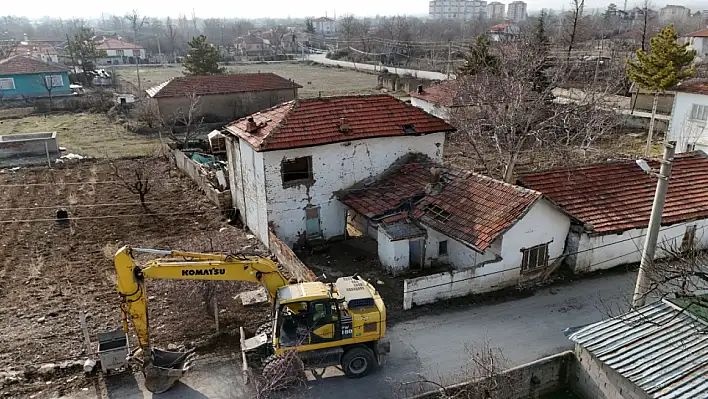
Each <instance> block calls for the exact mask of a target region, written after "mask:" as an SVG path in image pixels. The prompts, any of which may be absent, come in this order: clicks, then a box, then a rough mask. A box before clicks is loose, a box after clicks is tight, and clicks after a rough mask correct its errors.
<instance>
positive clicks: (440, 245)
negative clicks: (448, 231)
mask: <svg viewBox="0 0 708 399" xmlns="http://www.w3.org/2000/svg"><path fill="white" fill-rule="evenodd" d="M443 248H444V249H445V250H444V251H443ZM449 254H450V242H449V241H448V240H441V241H438V256H448V255H449Z"/></svg>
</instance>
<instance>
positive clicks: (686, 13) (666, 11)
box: [659, 4, 691, 23]
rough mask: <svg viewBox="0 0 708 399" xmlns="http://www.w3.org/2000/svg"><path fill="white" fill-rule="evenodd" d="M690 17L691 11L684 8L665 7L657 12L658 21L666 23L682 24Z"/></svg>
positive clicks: (675, 6)
mask: <svg viewBox="0 0 708 399" xmlns="http://www.w3.org/2000/svg"><path fill="white" fill-rule="evenodd" d="M690 17H691V9H690V8H686V7H684V6H677V5H671V4H669V5H667V6H666V7H664V8H662V9H660V10H659V21H660V22H662V23H666V22H682V21H685V20H687V19H688V18H690Z"/></svg>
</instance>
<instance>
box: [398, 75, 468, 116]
mask: <svg viewBox="0 0 708 399" xmlns="http://www.w3.org/2000/svg"><path fill="white" fill-rule="evenodd" d="M456 93H457V82H456V81H454V80H446V81H444V82H441V83H438V84H436V85H433V86H430V87H428V88H425V89H424V88H423V86H418V88H417V89H416V91H414V92H411V93H410V96H411V104H412V105H413V106H415V107H418V108H420V109H422V110H423V111H425V112H427V113H429V114H431V115H435V116H437V117H438V118H442V119H444V120H446V121H448V122H449V121H450V112H451V111H452V108H454V107H457V106H460V105H461V104H462V103H461V102H460V98H459V97H458V96H456Z"/></svg>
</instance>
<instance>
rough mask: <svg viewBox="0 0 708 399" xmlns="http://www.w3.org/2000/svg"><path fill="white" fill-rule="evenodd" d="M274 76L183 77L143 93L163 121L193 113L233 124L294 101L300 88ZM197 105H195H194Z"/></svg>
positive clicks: (215, 120) (260, 74)
mask: <svg viewBox="0 0 708 399" xmlns="http://www.w3.org/2000/svg"><path fill="white" fill-rule="evenodd" d="M301 87H302V86H300V85H299V84H297V83H295V82H293V81H292V80H289V79H285V78H283V77H280V76H278V75H276V74H274V73H246V74H236V75H213V76H182V77H177V78H173V79H170V80H168V81H166V82H164V83H161V84H159V85H157V86H154V87H151V88H149V89H147V90H146V93H147V95H148V97H150V98H153V99H155V100H156V101H157V106H158V108H159V110H160V116H161V117H162V118H163V119H164V120H166V121H174V120H178V121H179V120H181V119H184V115H185V114H187V113H188V112H189V109H190V107H191V108H193V113H196V114H197V116H199V117H204V118H205V119H207V120H209V121H211V122H217V121H233V120H236V119H239V118H242V117H244V116H246V115H249V114H252V113H255V112H258V111H263V110H265V109H267V108H270V107H273V106H275V105H278V104H281V103H284V102H287V101H292V100H294V99H296V98H297V91H298V89H299V88H301ZM195 103H196V105H195Z"/></svg>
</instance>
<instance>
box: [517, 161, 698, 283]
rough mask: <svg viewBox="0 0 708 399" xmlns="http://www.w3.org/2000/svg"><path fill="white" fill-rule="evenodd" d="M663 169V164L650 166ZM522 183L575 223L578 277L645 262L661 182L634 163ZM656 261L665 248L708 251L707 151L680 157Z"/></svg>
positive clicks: (573, 260)
mask: <svg viewBox="0 0 708 399" xmlns="http://www.w3.org/2000/svg"><path fill="white" fill-rule="evenodd" d="M649 165H650V166H651V167H652V168H658V167H659V162H658V161H649ZM519 183H520V184H521V185H522V186H524V187H528V188H530V189H533V190H537V191H540V192H542V193H543V194H544V195H545V196H546V197H547V198H548V199H550V200H551V201H553V202H554V203H555V204H556V205H557V206H558V207H560V208H561V209H563V210H564V211H565V212H566V213H568V214H569V215H570V216H571V217H572V218H573V225H572V226H571V229H570V233H569V234H568V239H567V241H566V253H568V254H569V256H567V257H566V263H567V265H568V266H569V267H570V268H571V269H572V270H573V271H574V272H575V273H584V272H592V271H596V270H602V269H609V268H612V267H615V266H618V265H623V264H628V263H636V262H639V261H640V260H641V256H642V248H643V246H644V240H645V235H646V232H647V226H648V225H649V216H650V214H651V208H652V203H653V200H654V193H655V190H656V178H655V177H652V176H650V175H647V174H645V173H644V172H643V171H642V169H640V168H639V166H637V164H636V162H635V161H634V160H620V161H613V162H608V163H602V164H597V165H591V166H584V167H579V168H571V169H559V170H552V171H547V172H538V173H530V174H525V175H523V176H522V177H521V178H520V180H519ZM661 226H662V227H661V231H660V232H659V238H658V245H659V246H658V248H657V251H656V258H657V259H658V258H662V257H665V256H666V252H665V251H664V250H663V249H664V248H668V247H671V248H672V249H674V250H680V249H681V248H689V247H692V248H708V234H706V232H705V231H704V229H705V227H706V226H708V158H707V157H706V154H705V153H703V152H702V151H696V152H692V153H684V154H680V155H677V156H676V157H675V158H674V161H673V172H672V175H671V180H670V181H669V190H668V194H667V197H666V203H665V205H664V213H663V218H662V221H661Z"/></svg>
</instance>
